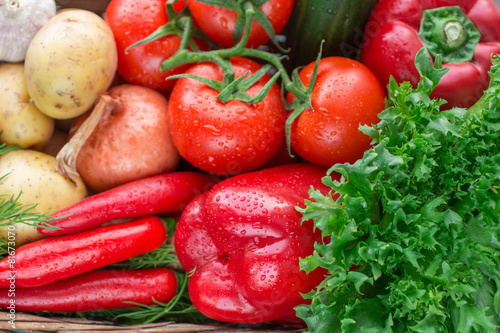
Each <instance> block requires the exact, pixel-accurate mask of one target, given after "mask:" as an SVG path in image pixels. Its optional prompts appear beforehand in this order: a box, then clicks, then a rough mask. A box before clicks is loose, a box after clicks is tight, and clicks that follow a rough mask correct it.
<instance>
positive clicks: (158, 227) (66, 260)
mask: <svg viewBox="0 0 500 333" xmlns="http://www.w3.org/2000/svg"><path fill="white" fill-rule="evenodd" d="M166 238H167V231H166V228H165V225H164V224H163V222H162V221H161V219H160V218H159V217H156V216H147V217H142V218H138V219H136V220H134V221H132V222H126V223H121V224H115V225H109V226H104V227H99V228H95V229H92V230H88V231H83V232H81V233H77V234H72V235H64V236H58V237H49V238H44V239H41V240H38V241H36V242H32V243H29V244H25V245H23V246H21V247H19V248H18V249H16V252H15V258H11V257H10V256H8V257H6V258H5V259H3V260H1V261H0V288H8V287H9V285H10V283H11V281H12V277H13V275H14V277H15V278H14V280H15V284H16V287H17V288H30V287H38V286H42V285H46V284H49V283H51V282H54V281H58V280H62V279H65V278H68V277H71V276H75V275H78V274H81V273H83V272H88V271H91V270H94V269H97V268H101V267H104V266H107V265H109V264H112V263H116V262H119V261H122V260H125V259H128V258H131V257H134V256H137V255H139V254H142V253H146V252H149V251H153V250H155V249H156V248H158V247H160V246H161V245H162V244H163V243H164V242H165V240H166ZM12 260H13V261H14V262H13V263H12Z"/></svg>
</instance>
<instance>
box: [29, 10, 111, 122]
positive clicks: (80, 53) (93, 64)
mask: <svg viewBox="0 0 500 333" xmlns="http://www.w3.org/2000/svg"><path fill="white" fill-rule="evenodd" d="M117 64H118V58H117V51H116V44H115V40H114V37H113V33H112V32H111V29H110V28H109V27H108V25H107V24H106V22H104V20H103V19H102V18H101V17H100V16H98V15H97V14H94V13H92V12H90V11H87V10H83V9H65V10H62V11H61V12H59V13H58V14H57V15H56V16H54V17H53V18H51V19H50V20H49V21H48V22H47V23H46V24H45V25H44V26H43V27H42V28H41V29H40V30H39V31H38V32H37V33H36V35H35V36H34V38H33V40H32V41H31V43H30V45H29V47H28V51H27V53H26V58H25V62H24V66H25V78H26V86H27V88H28V91H29V93H30V96H31V98H32V99H33V101H34V102H35V105H36V106H37V107H38V108H39V109H40V111H42V112H43V113H45V114H46V115H48V116H49V117H52V118H55V119H68V118H73V117H76V116H78V115H80V114H82V113H84V112H85V111H87V110H88V109H90V108H91V106H92V105H93V104H94V102H95V100H96V99H97V97H98V96H99V95H100V94H102V93H104V92H105V91H106V90H107V89H108V87H109V85H110V84H111V82H112V80H113V77H114V75H115V72H116V68H117Z"/></svg>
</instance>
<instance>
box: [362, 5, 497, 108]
mask: <svg viewBox="0 0 500 333" xmlns="http://www.w3.org/2000/svg"><path fill="white" fill-rule="evenodd" d="M499 27H500V8H499V7H498V5H496V4H495V2H494V1H493V0H433V1H431V0H380V1H379V2H378V3H377V5H376V6H375V8H374V9H373V11H372V13H371V16H370V19H369V20H368V22H367V24H366V26H365V33H364V37H365V42H364V45H363V46H362V51H361V62H362V63H364V64H365V65H366V66H368V68H370V69H371V70H372V71H373V72H374V73H375V75H377V77H378V78H379V80H380V82H381V83H382V84H383V85H384V86H386V85H387V84H388V82H389V77H390V76H391V75H392V76H393V77H394V78H395V79H396V81H397V82H398V83H401V82H403V81H409V82H411V83H412V85H414V86H416V85H417V84H418V82H419V80H420V75H419V73H418V71H417V69H416V67H415V55H416V54H417V52H418V51H419V50H420V49H421V48H422V47H426V48H427V49H428V51H429V52H430V54H431V57H432V59H435V57H436V56H437V55H438V54H440V55H441V57H442V60H443V67H449V68H450V69H449V71H448V73H447V74H446V75H444V77H443V78H442V79H441V81H440V82H439V84H438V85H437V87H436V88H435V90H434V92H433V93H432V95H431V97H434V98H443V99H445V100H446V101H448V103H447V104H445V105H444V106H443V108H447V109H449V108H451V107H454V106H458V107H470V106H471V105H472V104H474V103H475V102H476V101H477V100H478V99H479V98H480V97H481V96H482V93H483V91H484V90H485V89H486V87H487V86H488V83H489V79H490V78H489V75H488V71H489V69H490V67H491V55H492V54H499V53H500V28H499Z"/></svg>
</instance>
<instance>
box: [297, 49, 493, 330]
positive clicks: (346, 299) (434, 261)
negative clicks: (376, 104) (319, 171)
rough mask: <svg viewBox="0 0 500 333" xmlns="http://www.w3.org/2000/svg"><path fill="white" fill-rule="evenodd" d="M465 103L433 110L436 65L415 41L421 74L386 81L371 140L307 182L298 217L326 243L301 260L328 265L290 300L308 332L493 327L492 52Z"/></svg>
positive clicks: (308, 268)
mask: <svg viewBox="0 0 500 333" xmlns="http://www.w3.org/2000/svg"><path fill="white" fill-rule="evenodd" d="M492 61H493V66H492V68H491V71H490V76H491V83H490V87H489V88H488V89H487V90H486V91H485V93H484V95H483V97H482V98H481V99H480V100H479V102H478V103H477V104H476V105H474V106H473V107H471V108H470V109H468V110H466V109H459V108H455V109H452V110H447V111H440V106H441V105H442V104H443V103H444V101H440V100H433V99H431V98H429V94H430V93H431V91H432V90H433V89H434V87H435V86H436V85H437V83H438V82H439V80H440V78H441V77H442V76H443V75H444V74H445V73H446V69H443V68H441V61H440V60H439V59H437V61H436V64H435V66H434V67H432V65H431V63H430V61H429V55H428V53H427V51H426V50H425V49H422V50H421V51H420V52H419V53H418V55H417V58H416V64H417V68H418V70H419V72H420V74H421V81H420V83H419V85H418V87H416V88H412V87H411V85H410V84H409V83H407V82H405V83H402V84H401V85H399V86H398V85H397V84H396V82H395V80H394V79H391V82H390V84H389V96H388V99H387V108H386V109H385V110H384V111H383V112H382V113H381V114H380V119H381V120H380V122H379V123H378V124H377V125H374V126H373V127H367V126H364V127H362V130H363V132H364V133H366V134H367V135H369V136H370V137H371V138H372V139H373V142H374V146H373V148H372V149H370V150H368V151H366V153H365V154H364V156H363V158H362V159H360V160H358V161H357V162H356V163H354V164H337V165H334V166H333V167H332V168H331V169H330V170H329V174H331V173H332V172H339V173H340V174H341V175H342V179H341V181H340V182H335V181H333V180H332V179H331V177H329V176H327V177H325V178H324V183H325V184H326V185H328V186H330V187H331V188H332V189H334V190H335V191H336V192H338V193H339V194H340V197H339V198H338V199H337V201H334V200H333V199H332V197H331V196H323V195H322V194H321V193H319V192H318V191H315V190H311V193H310V195H311V199H313V200H308V201H307V202H306V208H304V209H300V211H301V212H302V213H303V217H304V220H308V219H313V220H314V223H315V226H316V227H317V228H319V229H320V230H321V231H322V232H323V233H324V235H325V236H331V240H330V242H328V243H327V244H325V245H317V246H316V251H315V253H314V255H312V256H310V257H307V258H305V259H303V260H302V261H301V268H302V269H304V270H306V271H311V270H313V269H314V268H316V267H323V268H326V269H327V270H328V272H329V274H328V275H327V276H326V277H325V280H324V281H323V282H322V284H321V285H319V286H318V287H317V288H316V289H315V290H313V291H311V292H310V293H308V294H307V295H304V297H305V298H306V299H311V301H312V303H311V305H304V306H299V307H297V309H296V310H297V315H298V316H299V317H301V318H303V319H304V320H305V322H306V323H307V325H308V329H309V332H341V331H342V332H358V333H362V332H491V333H493V332H494V333H498V332H499V330H500V326H499V324H500V224H499V221H500V195H499V191H500V136H499V132H500V57H498V56H497V57H496V58H495V57H494V58H493V59H492Z"/></svg>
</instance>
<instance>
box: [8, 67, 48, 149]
mask: <svg viewBox="0 0 500 333" xmlns="http://www.w3.org/2000/svg"><path fill="white" fill-rule="evenodd" d="M0 101H1V103H0V131H1V132H2V134H1V135H0V142H3V143H6V144H7V145H9V146H11V145H21V146H24V147H26V148H30V147H42V146H43V145H45V143H47V142H48V141H49V139H50V137H51V135H52V132H53V131H54V119H52V118H50V117H48V116H46V115H45V114H43V113H42V112H40V110H38V108H37V107H36V106H35V104H34V103H33V101H31V100H30V95H29V93H28V90H27V89H26V83H25V81H24V65H23V64H22V63H4V64H1V65H0Z"/></svg>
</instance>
